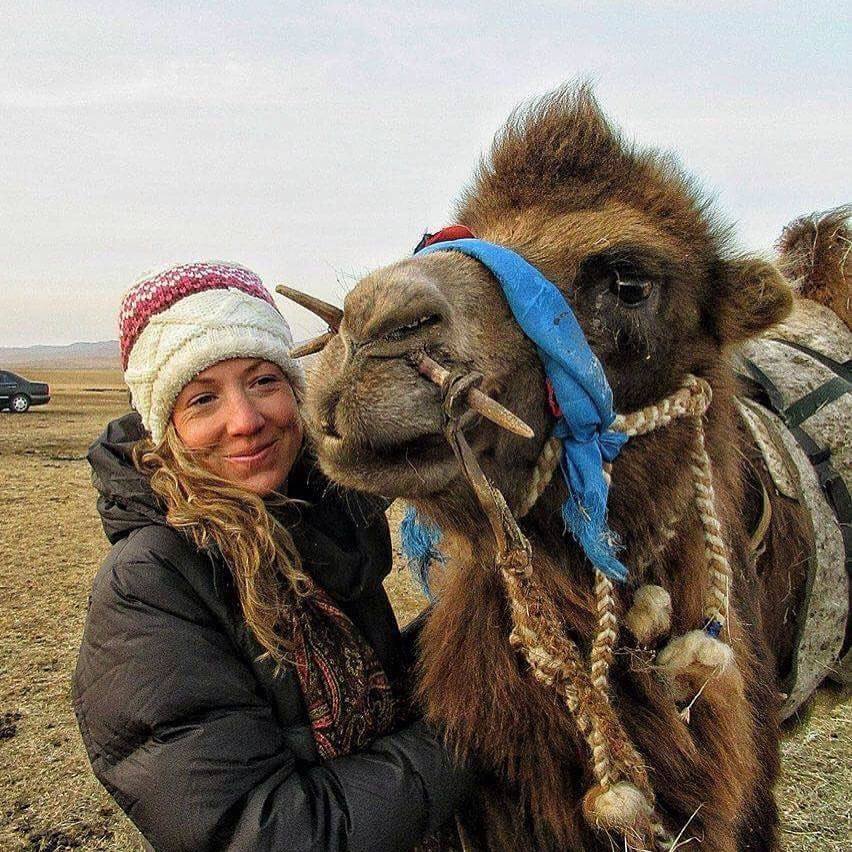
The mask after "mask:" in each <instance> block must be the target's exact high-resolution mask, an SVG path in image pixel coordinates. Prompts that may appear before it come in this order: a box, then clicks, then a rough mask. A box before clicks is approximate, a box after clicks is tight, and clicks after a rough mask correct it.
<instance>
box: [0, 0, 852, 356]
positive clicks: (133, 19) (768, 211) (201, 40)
mask: <svg viewBox="0 0 852 852" xmlns="http://www.w3.org/2000/svg"><path fill="white" fill-rule="evenodd" d="M844 5H845V4H841V3H836V2H831V3H821V2H807V3H804V2H803V3H748V2H716V3H708V2H698V0H692V2H690V3H689V4H687V3H685V2H667V0H654V2H648V3H638V2H634V3H629V2H600V3H593V2H585V3H571V2H565V0H562V2H550V3H535V2H526V3H511V4H510V3H506V4H496V3H478V2H470V0H468V2H464V3H460V2H458V0H456V2H453V3H445V2H428V3H427V2H422V3H407V2H402V1H401V0H400V1H399V2H394V3H369V2H359V3H319V2H311V3H297V2H270V3H260V2H252V0H242V2H235V3H214V2H204V3H193V2H181V3H176V2H175V3H155V2H148V3H141V2H139V3H133V2H124V0H110V2H108V3H90V2H84V0H75V2H51V1H50V0H39V2H26V3H25V2H22V0H2V2H0V174H1V175H2V180H1V181H0V193H2V194H0V346H24V345H31V344H36V343H69V342H72V341H78V340H99V339H106V338H113V337H115V336H116V331H115V326H116V314H117V305H118V301H119V298H120V296H121V293H122V292H123V291H124V290H125V289H126V288H127V287H128V286H129V285H130V284H131V283H132V281H133V280H134V278H136V277H137V276H138V275H139V274H140V273H141V272H143V271H145V270H147V269H150V268H152V267H155V266H158V265H160V264H162V263H164V262H170V261H175V260H194V259H224V260H235V261H238V262H241V263H243V264H245V265H247V266H249V267H251V268H252V269H254V270H255V271H257V272H258V273H259V274H260V275H261V276H262V277H263V279H264V281H265V282H266V283H267V285H268V286H269V287H270V289H271V288H272V287H273V286H274V285H275V284H276V283H280V282H288V283H291V284H293V285H294V286H296V287H299V288H302V289H307V290H309V291H311V292H314V293H316V294H318V295H322V296H324V297H326V298H328V299H333V300H339V299H340V298H341V297H342V295H343V293H345V292H346V290H347V289H348V288H349V287H350V286H351V283H352V282H353V280H355V279H356V278H357V277H358V276H360V275H361V274H363V273H364V272H365V271H366V270H368V269H370V268H373V267H375V266H378V265H381V264H384V263H387V262H390V261H392V260H394V259H396V258H398V257H400V256H401V255H403V254H406V253H408V252H410V250H411V248H412V247H413V245H414V244H415V243H416V242H417V240H418V238H419V236H420V234H421V233H422V231H423V230H424V229H427V228H429V229H433V230H435V229H437V228H439V227H440V226H442V225H443V224H446V223H448V222H449V221H450V215H451V210H452V203H453V201H454V199H455V198H456V196H457V195H458V193H459V191H460V189H461V188H462V187H463V185H464V184H465V183H466V181H467V180H468V178H469V177H470V174H471V172H472V169H473V167H474V165H475V163H476V160H477V158H478V157H479V155H480V154H481V152H482V151H483V150H484V149H485V148H486V147H487V146H488V144H489V143H490V140H491V137H492V135H493V133H494V131H495V130H496V129H497V128H498V127H499V125H500V124H501V122H502V121H503V120H504V119H505V117H506V116H507V115H508V113H509V112H510V110H511V109H512V108H513V107H514V106H515V105H516V104H518V103H519V102H521V101H523V100H526V99H528V98H530V97H532V96H535V95H539V94H542V93H544V92H545V91H547V90H549V89H552V88H554V87H555V86H557V85H559V84H560V83H562V82H564V81H566V80H568V79H571V78H572V77H576V76H578V75H579V76H585V77H589V78H591V79H592V80H593V81H595V82H596V87H597V93H598V97H599V99H600V101H601V103H602V104H603V106H604V109H605V110H606V112H607V113H608V114H609V115H610V117H611V118H613V119H614V120H615V121H616V122H617V123H618V124H619V125H620V126H621V127H622V129H623V130H625V131H626V132H627V134H628V135H630V136H633V137H635V138H637V139H638V140H639V141H640V142H642V143H646V144H651V145H656V146H662V147H665V148H668V149H672V150H674V151H676V152H677V153H678V155H679V156H680V158H681V160H682V162H683V163H684V164H685V165H686V167H687V168H688V169H689V170H690V171H691V172H693V173H695V174H697V175H698V177H699V178H700V180H701V182H702V183H703V185H704V186H705V187H706V188H708V189H710V190H711V191H712V192H713V193H714V194H715V195H716V197H717V199H718V206H719V208H720V209H721V210H722V211H723V213H724V214H725V215H726V216H727V217H728V218H729V219H730V220H732V221H734V222H735V223H737V226H738V233H739V236H740V241H741V243H742V245H743V246H744V247H747V248H751V249H756V250H762V251H767V250H769V249H770V248H771V246H772V243H773V242H774V240H775V239H776V237H777V236H778V234H779V232H780V229H781V227H782V226H783V225H784V224H785V223H786V222H787V221H789V220H790V219H791V218H793V217H795V216H797V215H799V214H801V213H805V212H810V211H812V210H817V209H824V208H828V207H833V206H835V205H837V204H840V203H843V202H848V201H850V200H852V192H850V190H852V186H850V177H849V176H850V174H852V162H850V150H852V144H850V142H852V139H850V128H851V127H852V110H850V101H849V81H850V79H852V74H850V70H851V69H850V64H849V57H850V56H852V38H850V18H849V13H848V12H847V13H845V14H844V13H843V11H842V8H843V7H844ZM687 7H688V8H687ZM846 8H847V9H848V8H849V7H846ZM285 312H286V313H287V315H288V316H289V317H290V318H291V322H292V324H293V325H294V331H295V334H296V337H297V338H299V337H303V336H305V335H306V334H308V333H310V332H312V331H314V330H315V329H316V327H317V325H316V324H315V323H314V322H313V321H311V320H308V319H306V318H305V315H304V314H302V313H301V312H300V311H299V309H295V308H290V307H287V308H286V309H285Z"/></svg>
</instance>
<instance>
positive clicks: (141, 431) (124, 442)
mask: <svg viewBox="0 0 852 852" xmlns="http://www.w3.org/2000/svg"><path fill="white" fill-rule="evenodd" d="M145 434H146V433H145V428H144V427H143V426H142V418H141V417H140V416H139V415H138V414H137V413H136V412H130V413H129V414H125V415H124V417H120V418H119V419H118V420H113V421H112V423H110V424H109V425H108V426H107V427H106V429H104V431H103V432H102V433H101V435H100V437H99V438H98V439H97V440H96V441H95V442H94V443H93V444H92V445H91V446H90V447H89V452H88V455H87V458H88V460H89V464H90V465H91V467H92V484H93V485H94V486H95V489H96V490H97V492H98V513H99V514H100V516H101V523H103V526H104V532H105V533H106V537H107V538H108V539H109V540H110V542H111V543H112V544H115V542H117V541H119V540H120V539H122V538H124V537H125V536H126V535H128V534H129V533H131V532H132V531H133V530H135V529H138V528H139V527H144V526H148V525H149V524H161V525H165V523H166V516H165V512H164V510H163V507H162V506H161V505H160V503H159V501H158V500H157V496H156V495H155V494H154V492H153V491H152V490H151V486H150V484H149V482H148V477H146V476H145V475H144V474H142V473H140V472H139V471H138V470H137V469H136V467H135V465H134V464H133V456H132V452H133V445H134V444H135V443H136V442H137V441H139V440H140V439H141V438H144V437H145Z"/></svg>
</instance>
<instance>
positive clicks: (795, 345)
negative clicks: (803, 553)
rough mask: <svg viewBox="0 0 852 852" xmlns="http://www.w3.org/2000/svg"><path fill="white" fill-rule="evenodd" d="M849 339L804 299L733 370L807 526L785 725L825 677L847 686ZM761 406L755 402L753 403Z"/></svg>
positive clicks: (830, 316) (759, 441) (771, 461)
mask: <svg viewBox="0 0 852 852" xmlns="http://www.w3.org/2000/svg"><path fill="white" fill-rule="evenodd" d="M850 359H852V332H850V331H849V329H848V328H847V327H846V325H845V324H844V323H843V322H841V320H840V319H839V318H838V317H837V315H836V314H835V313H834V312H833V311H831V310H830V309H829V308H826V307H824V306H822V305H820V304H817V303H816V302H813V301H811V300H809V299H797V300H796V307H795V309H794V311H793V314H792V315H791V316H790V317H789V318H788V319H787V320H786V321H785V322H784V323H783V324H782V325H780V326H776V327H775V328H773V329H772V330H771V331H770V332H768V333H767V334H766V335H764V336H762V337H760V338H756V339H755V340H752V341H749V342H748V343H747V344H746V345H745V346H744V347H743V349H742V350H741V353H740V356H739V364H738V369H739V371H740V373H741V374H742V376H743V378H744V379H745V380H746V383H747V384H748V385H749V386H751V387H752V388H756V389H757V390H758V393H757V394H756V395H755V398H754V399H746V398H742V399H740V400H738V403H739V408H740V413H741V415H742V417H743V420H744V421H745V423H746V425H747V426H748V429H749V431H750V432H751V435H752V437H753V439H754V441H755V443H756V445H757V446H758V448H759V449H760V451H761V454H762V456H763V459H764V462H765V464H766V467H767V469H768V471H769V474H770V476H771V477H772V481H773V484H774V486H775V488H776V489H777V491H778V492H779V493H780V494H783V495H785V496H786V497H788V498H791V499H794V500H798V501H799V502H800V503H801V504H802V505H803V506H804V507H805V508H806V509H807V511H808V514H809V516H810V520H811V524H812V527H813V538H812V540H813V548H812V552H811V558H810V560H809V566H808V581H807V585H806V588H805V598H804V601H803V602H802V607H801V608H800V610H799V614H798V619H797V623H796V626H795V630H796V643H795V648H794V652H793V659H792V666H791V669H790V673H789V676H788V678H787V682H786V683H785V684H783V685H782V689H783V690H784V691H785V692H786V693H787V698H786V701H785V703H784V707H783V709H782V716H783V717H784V718H787V717H789V716H790V715H791V714H793V713H794V712H795V711H796V710H797V709H798V708H799V707H800V706H801V705H802V703H803V702H804V701H805V700H806V699H807V698H808V697H809V696H810V695H811V693H812V692H813V691H814V690H815V689H816V687H817V686H819V684H820V683H821V682H822V681H823V680H824V679H825V678H826V677H830V678H832V679H834V680H838V681H841V682H844V683H847V684H848V683H849V682H850V681H852V654H850V653H849V651H848V650H847V648H848V644H849V643H848V636H849V631H848V626H847V622H848V618H849V609H850V599H849V589H850V586H849V573H850V559H852V504H850V497H849V495H850V490H851V489H852V440H850V433H852V392H850V391H852V360H850ZM757 400H759V402H758V401H757Z"/></svg>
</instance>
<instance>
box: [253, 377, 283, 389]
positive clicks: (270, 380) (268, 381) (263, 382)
mask: <svg viewBox="0 0 852 852" xmlns="http://www.w3.org/2000/svg"><path fill="white" fill-rule="evenodd" d="M276 382H278V376H261V377H260V378H259V379H255V382H254V383H255V385H260V386H261V387H264V386H269V385H272V384H275V383H276Z"/></svg>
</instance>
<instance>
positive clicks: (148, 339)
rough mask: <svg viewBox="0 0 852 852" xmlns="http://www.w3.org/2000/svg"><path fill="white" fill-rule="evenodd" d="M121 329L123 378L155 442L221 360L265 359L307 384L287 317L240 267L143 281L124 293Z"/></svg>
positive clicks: (188, 267)
mask: <svg viewBox="0 0 852 852" xmlns="http://www.w3.org/2000/svg"><path fill="white" fill-rule="evenodd" d="M119 326H120V341H121V365H122V368H123V369H124V381H125V382H126V383H127V386H128V387H129V388H130V394H131V397H132V399H133V405H134V407H135V408H136V410H137V411H138V412H139V414H140V415H141V417H142V422H143V424H144V425H145V428H146V429H148V431H149V432H150V433H151V438H152V439H153V440H154V441H155V442H159V441H160V440H161V439H162V437H163V434H164V433H165V430H166V426H167V425H168V422H169V418H170V417H171V414H172V408H173V407H174V404H175V400H176V399H177V398H178V395H179V394H180V392H181V391H182V390H183V388H184V387H185V386H186V385H187V384H188V383H189V382H190V381H192V379H193V378H195V376H197V375H198V374H199V373H200V372H201V371H202V370H205V369H206V368H207V367H210V366H212V365H213V364H216V363H218V362H219V361H225V360H227V359H228V358H264V359H265V360H267V361H271V362H272V363H274V364H277V365H278V366H279V367H281V369H282V370H283V371H284V373H285V375H286V376H287V377H288V378H289V380H290V383H291V384H292V385H293V387H294V388H295V389H296V391H297V392H300V391H301V390H302V387H303V384H304V375H303V373H302V368H301V367H300V366H299V364H298V363H297V362H296V361H294V360H293V359H292V358H291V357H290V349H291V348H292V346H293V335H292V334H291V332H290V326H289V325H288V324H287V320H285V319H284V317H283V316H282V315H281V313H280V312H279V311H278V308H276V307H275V303H274V302H273V300H272V296H271V295H270V294H269V291H268V290H267V289H266V288H265V287H264V286H263V284H262V282H261V280H260V278H258V276H257V275H255V274H254V273H253V272H251V271H250V270H248V269H246V268H245V267H243V266H239V265H237V264H236V263H223V262H221V261H211V262H207V263H185V264H179V265H177V266H170V267H169V268H168V269H164V270H162V271H160V272H155V273H151V274H148V275H145V276H143V277H142V278H140V279H139V280H138V281H137V282H136V283H135V284H134V285H133V286H132V287H131V288H130V289H129V290H128V291H127V293H125V294H124V298H123V299H122V301H121V313H120V317H119Z"/></svg>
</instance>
